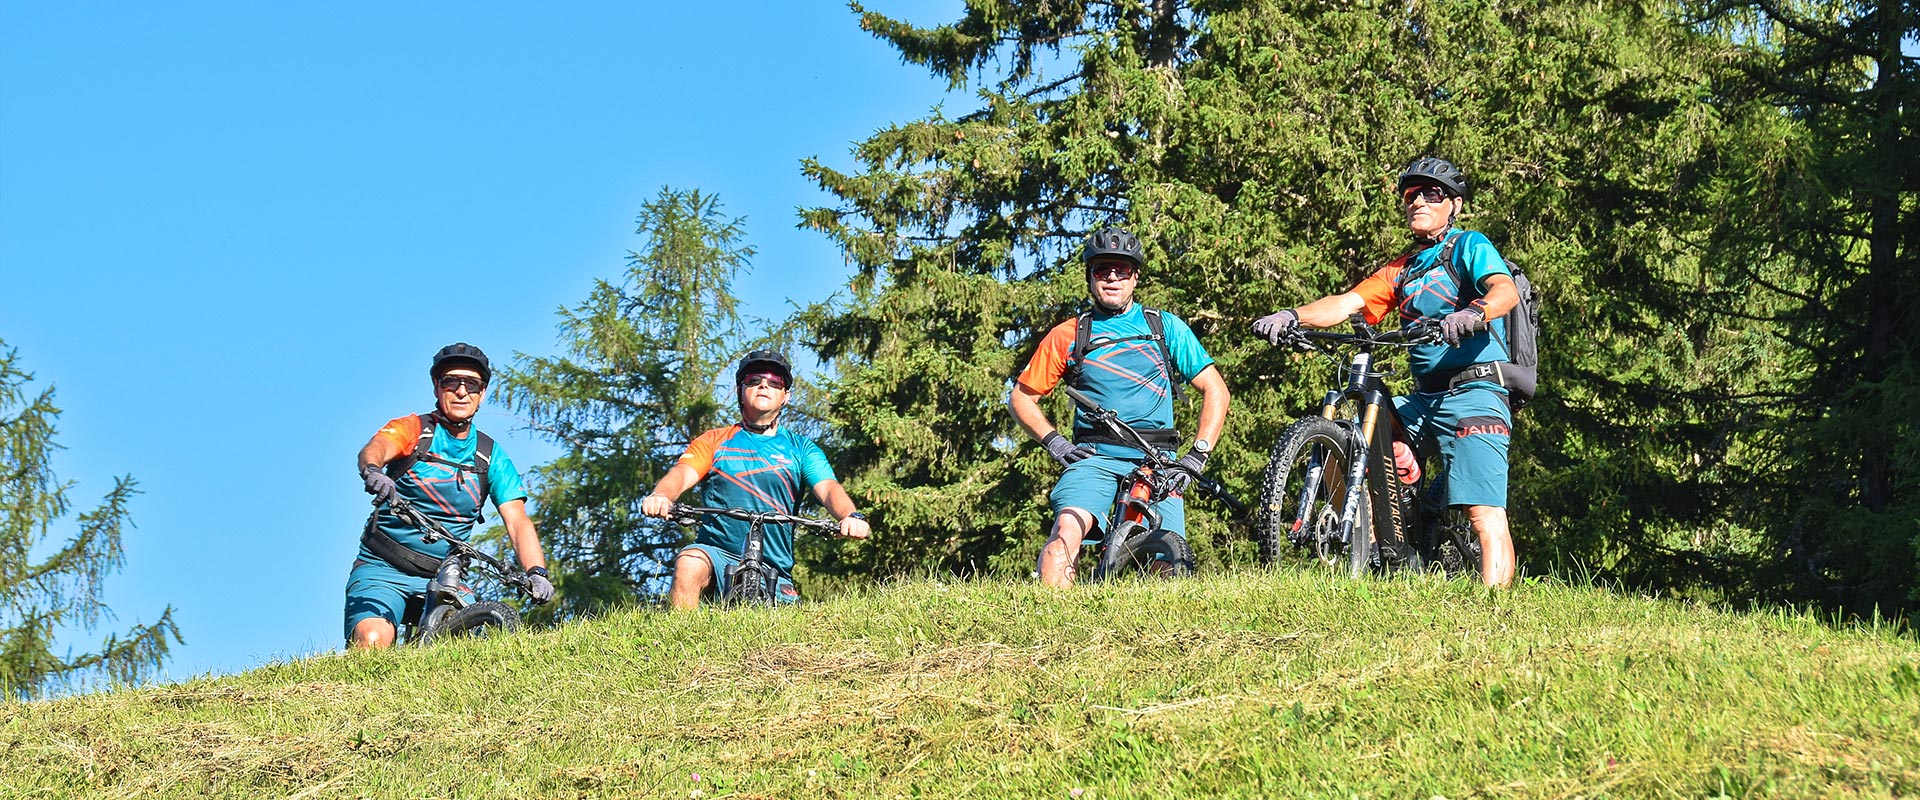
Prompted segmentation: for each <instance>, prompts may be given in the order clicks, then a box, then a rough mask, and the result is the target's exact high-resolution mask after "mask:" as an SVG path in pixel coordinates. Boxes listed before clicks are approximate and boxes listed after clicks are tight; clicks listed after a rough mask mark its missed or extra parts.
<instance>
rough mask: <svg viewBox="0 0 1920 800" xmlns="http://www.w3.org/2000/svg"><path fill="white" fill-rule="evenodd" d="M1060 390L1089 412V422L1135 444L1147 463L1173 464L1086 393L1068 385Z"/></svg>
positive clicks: (1116, 414)
mask: <svg viewBox="0 0 1920 800" xmlns="http://www.w3.org/2000/svg"><path fill="white" fill-rule="evenodd" d="M1060 388H1061V389H1063V390H1065V391H1066V393H1067V396H1068V397H1071V398H1073V402H1075V403H1079V404H1080V407H1081V408H1084V409H1086V410H1087V418H1088V419H1089V420H1091V421H1093V422H1096V423H1099V424H1101V425H1104V426H1106V428H1107V430H1108V431H1109V432H1111V433H1112V434H1113V435H1115V436H1117V437H1119V438H1121V439H1125V440H1127V441H1130V442H1133V445H1134V448H1135V449H1137V450H1139V451H1141V452H1143V453H1146V454H1147V461H1148V462H1149V463H1151V464H1153V465H1154V466H1156V467H1161V466H1166V465H1169V464H1172V463H1173V459H1170V458H1167V457H1166V456H1164V455H1162V454H1161V452H1160V448H1158V447H1155V446H1153V445H1151V444H1148V443H1147V438H1146V437H1144V436H1141V435H1140V432H1139V431H1136V430H1134V429H1133V426H1132V425H1128V424H1127V423H1125V422H1121V421H1120V415H1119V414H1118V413H1115V412H1113V411H1109V410H1107V409H1105V408H1101V407H1100V404H1099V403H1096V402H1094V401H1093V398H1091V397H1088V396H1087V395H1086V393H1085V392H1082V391H1080V390H1079V389H1075V388H1073V387H1071V386H1066V385H1062V386H1061V387H1060Z"/></svg>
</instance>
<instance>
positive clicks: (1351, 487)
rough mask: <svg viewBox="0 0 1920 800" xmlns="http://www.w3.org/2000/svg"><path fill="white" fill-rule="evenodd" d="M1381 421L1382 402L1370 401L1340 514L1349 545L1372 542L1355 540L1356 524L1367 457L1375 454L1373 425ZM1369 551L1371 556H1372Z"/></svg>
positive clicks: (1342, 533)
mask: <svg viewBox="0 0 1920 800" xmlns="http://www.w3.org/2000/svg"><path fill="white" fill-rule="evenodd" d="M1379 421H1380V404H1378V403H1368V404H1367V405H1366V414H1365V415H1364V416H1363V417H1362V418H1361V422H1360V441H1358V442H1355V443H1354V449H1353V457H1352V459H1351V461H1352V462H1353V463H1351V464H1348V465H1347V492H1346V494H1347V497H1346V505H1344V506H1342V509H1343V513H1342V514H1341V515H1340V540H1341V541H1343V542H1346V543H1347V546H1348V547H1368V546H1369V545H1371V544H1372V542H1362V541H1355V540H1354V535H1353V529H1354V526H1355V525H1356V524H1357V523H1358V520H1359V516H1360V497H1361V495H1363V494H1366V491H1367V480H1366V477H1367V459H1369V458H1371V457H1372V456H1373V453H1372V451H1371V449H1370V448H1371V447H1372V442H1373V426H1374V425H1375V424H1376V423H1378V422H1379ZM1371 555H1372V554H1371V553H1369V557H1371Z"/></svg>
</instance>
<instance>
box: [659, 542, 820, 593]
mask: <svg viewBox="0 0 1920 800" xmlns="http://www.w3.org/2000/svg"><path fill="white" fill-rule="evenodd" d="M688 550H698V551H700V552H702V553H705V554H706V555H707V560H708V561H711V562H713V582H712V583H709V584H707V590H706V591H704V592H701V593H700V595H701V596H702V597H725V596H726V594H727V592H728V591H729V590H731V589H732V588H733V586H732V585H731V584H729V583H728V582H727V570H729V569H732V568H733V566H734V565H735V564H738V563H740V557H739V556H736V555H734V554H732V553H729V552H727V551H725V550H722V549H720V548H718V547H714V546H713V545H710V544H692V545H687V546H686V547H685V548H683V549H682V550H681V551H680V553H681V554H682V555H684V554H685V553H686V552H687V551H688ZM778 587H779V588H778V589H776V590H775V592H774V595H773V597H774V602H777V603H780V604H781V605H786V604H788V603H798V602H800V589H799V587H797V586H794V585H793V578H792V577H790V576H787V575H782V576H780V579H779V582H778Z"/></svg>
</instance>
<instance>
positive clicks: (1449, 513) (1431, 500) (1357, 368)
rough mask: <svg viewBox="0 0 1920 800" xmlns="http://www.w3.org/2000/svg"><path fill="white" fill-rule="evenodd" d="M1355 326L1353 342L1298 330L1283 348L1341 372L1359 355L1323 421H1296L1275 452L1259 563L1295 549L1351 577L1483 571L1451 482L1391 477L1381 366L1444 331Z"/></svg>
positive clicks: (1356, 320) (1257, 525)
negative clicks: (1311, 353) (1343, 357)
mask: <svg viewBox="0 0 1920 800" xmlns="http://www.w3.org/2000/svg"><path fill="white" fill-rule="evenodd" d="M1350 322H1351V323H1352V324H1353V328H1354V332H1353V333H1335V332H1330V331H1316V330H1295V331H1294V333H1293V336H1292V337H1290V338H1291V341H1289V342H1286V344H1288V345H1291V346H1294V347H1298V348H1301V349H1309V350H1316V351H1318V352H1320V354H1322V355H1324V356H1326V357H1327V358H1328V359H1329V360H1331V361H1333V362H1334V363H1335V364H1336V365H1340V358H1339V355H1338V351H1339V350H1340V349H1342V348H1350V349H1351V350H1352V354H1351V356H1349V358H1348V359H1347V361H1346V363H1345V364H1344V365H1341V366H1340V369H1339V372H1340V374H1344V375H1345V383H1344V385H1342V386H1340V387H1338V388H1335V389H1332V390H1330V391H1328V392H1327V395H1326V399H1325V401H1324V402H1323V403H1322V404H1321V409H1320V415H1319V416H1313V417H1304V418H1302V419H1300V420H1299V421H1298V422H1295V423H1294V424H1293V425H1292V426H1290V427H1288V428H1287V430H1286V432H1285V433H1283V434H1281V436H1280V440H1279V441H1278V442H1276V443H1275V444H1274V446H1273V450H1272V454H1271V456H1270V458H1269V460H1268V462H1267V470H1266V474H1265V476H1264V477H1263V479H1262V481H1261V490H1260V505H1259V508H1258V509H1257V510H1256V512H1255V515H1254V539H1255V540H1256V542H1257V543H1258V544H1259V547H1260V557H1261V559H1262V560H1264V561H1267V562H1268V563H1272V562H1274V561H1277V560H1278V559H1279V558H1280V551H1281V547H1282V544H1283V543H1290V544H1292V545H1294V546H1296V547H1299V548H1302V549H1305V550H1308V551H1310V552H1312V553H1313V555H1314V557H1315V558H1316V559H1318V560H1319V561H1320V562H1321V563H1324V564H1327V565H1328V566H1331V567H1335V568H1340V569H1344V570H1345V571H1347V572H1348V573H1349V574H1351V575H1353V576H1354V577H1359V576H1361V575H1365V574H1367V573H1369V572H1374V571H1387V570H1392V569H1409V570H1414V571H1420V570H1423V569H1426V568H1428V567H1429V566H1431V567H1433V568H1434V569H1437V570H1441V571H1446V572H1449V573H1453V572H1461V571H1466V570H1475V571H1477V570H1478V569H1479V568H1480V541H1479V538H1478V537H1477V536H1475V535H1474V533H1473V529H1472V526H1470V525H1469V524H1468V523H1467V520H1466V514H1465V513H1464V512H1463V511H1461V510H1460V509H1459V508H1455V507H1450V506H1448V505H1447V504H1446V486H1445V481H1446V478H1445V476H1444V475H1443V476H1440V477H1437V478H1433V479H1431V480H1426V481H1424V483H1425V484H1426V485H1425V487H1424V489H1423V488H1421V487H1420V486H1419V485H1418V484H1415V485H1408V484H1404V483H1402V482H1401V481H1400V479H1399V478H1398V477H1397V476H1396V475H1395V474H1394V464H1393V430H1394V427H1395V425H1396V422H1395V419H1394V410H1393V393H1392V392H1390V391H1388V390H1387V387H1386V384H1385V382H1384V380H1383V379H1384V378H1385V377H1386V376H1387V374H1388V372H1387V370H1386V369H1385V368H1384V367H1383V366H1381V365H1380V363H1379V360H1378V359H1377V358H1376V354H1379V353H1381V351H1385V350H1390V349H1394V348H1398V349H1405V348H1409V347H1413V346H1415V345H1420V344H1428V343H1432V342H1436V341H1439V340H1440V328H1439V326H1438V325H1437V324H1435V323H1432V322H1431V321H1423V322H1421V323H1419V324H1416V325H1413V326H1411V327H1408V328H1405V329H1401V330H1392V331H1376V330H1374V329H1373V328H1372V327H1371V326H1369V325H1368V324H1367V323H1366V320H1365V319H1363V318H1361V317H1360V316H1359V315H1357V314H1356V315H1354V316H1353V317H1352V318H1351V320H1350ZM1323 343H1324V344H1323ZM1343 409H1345V413H1344V415H1343ZM1429 472H1431V471H1429Z"/></svg>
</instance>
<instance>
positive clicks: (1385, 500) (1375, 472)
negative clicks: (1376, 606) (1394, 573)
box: [1296, 314, 1437, 555]
mask: <svg viewBox="0 0 1920 800" xmlns="http://www.w3.org/2000/svg"><path fill="white" fill-rule="evenodd" d="M1349 321H1350V322H1351V323H1352V324H1353V327H1354V331H1355V332H1354V333H1351V334H1342V333H1330V332H1326V331H1314V330H1300V331H1296V333H1297V335H1298V336H1299V337H1300V338H1301V340H1302V341H1303V342H1306V343H1308V344H1312V346H1313V347H1314V349H1317V350H1319V351H1320V352H1322V353H1324V354H1326V355H1327V356H1328V357H1329V358H1336V357H1335V356H1334V353H1333V352H1332V350H1331V349H1330V348H1326V347H1322V346H1320V345H1318V344H1314V342H1316V341H1331V342H1335V343H1339V344H1349V345H1352V346H1353V347H1354V352H1353V356H1352V357H1351V358H1350V359H1349V360H1348V362H1347V367H1346V370H1345V371H1346V374H1347V382H1346V385H1345V386H1343V387H1341V388H1339V389H1334V390H1332V391H1329V392H1327V396H1326V399H1325V400H1323V401H1322V402H1321V408H1320V415H1321V416H1322V417H1325V418H1326V419H1328V420H1331V421H1333V422H1336V423H1340V422H1344V423H1345V424H1346V425H1347V426H1349V427H1350V429H1351V430H1352V431H1353V433H1354V442H1353V445H1354V453H1353V458H1352V459H1351V462H1352V463H1351V464H1350V465H1349V466H1348V467H1347V476H1346V478H1347V482H1346V484H1345V486H1346V497H1345V498H1344V502H1345V504H1344V505H1342V506H1341V508H1342V509H1343V511H1342V512H1341V514H1340V539H1341V541H1344V542H1346V543H1347V546H1348V547H1353V546H1355V544H1356V543H1355V542H1354V540H1353V538H1354V537H1353V529H1354V525H1355V524H1356V518H1355V516H1354V514H1355V511H1356V510H1357V509H1358V508H1359V507H1360V494H1361V493H1362V492H1372V495H1373V497H1375V498H1377V499H1378V500H1380V501H1381V502H1377V503H1374V504H1372V507H1373V509H1374V514H1375V516H1374V520H1375V522H1376V523H1381V522H1384V523H1385V524H1384V525H1381V524H1375V525H1374V526H1373V528H1374V538H1375V540H1376V542H1381V543H1383V546H1382V547H1381V548H1380V549H1381V550H1382V551H1383V552H1384V550H1385V547H1384V543H1385V541H1386V539H1387V538H1388V537H1391V538H1392V539H1393V540H1394V541H1393V542H1392V545H1393V546H1394V547H1395V548H1396V549H1398V548H1404V547H1406V546H1408V538H1409V537H1408V535H1407V534H1408V532H1409V531H1411V530H1412V528H1413V526H1412V521H1413V520H1414V519H1415V514H1416V509H1414V508H1413V507H1412V504H1411V503H1410V502H1407V501H1406V499H1405V498H1403V497H1402V496H1401V494H1400V493H1399V492H1396V491H1393V488H1394V487H1393V484H1392V483H1390V481H1392V480H1394V478H1393V475H1392V470H1391V469H1390V468H1389V465H1388V463H1387V459H1389V458H1391V457H1392V453H1393V426H1394V425H1395V424H1396V423H1395V420H1394V417H1393V416H1392V415H1393V413H1394V411H1393V393H1392V392H1391V391H1389V390H1388V389H1387V386H1386V384H1385V382H1383V381H1382V380H1381V378H1382V377H1383V376H1384V375H1386V372H1385V371H1384V370H1381V369H1378V368H1376V366H1375V364H1374V363H1373V357H1374V351H1375V350H1377V349H1379V348H1382V347H1405V346H1407V345H1410V344H1418V343H1421V342H1423V341H1428V340H1431V339H1432V338H1433V337H1434V336H1435V335H1436V334H1437V329H1435V328H1434V327H1433V326H1432V325H1431V324H1423V325H1418V326H1415V327H1413V328H1409V329H1405V330H1398V331H1386V332H1378V331H1375V330H1374V329H1373V327H1372V326H1370V325H1368V324H1367V322H1366V320H1365V319H1364V318H1363V317H1361V316H1360V315H1358V314H1355V315H1353V316H1352V317H1351V318H1349ZM1349 401H1351V402H1353V403H1355V404H1356V406H1355V408H1354V411H1353V414H1352V416H1351V417H1350V418H1348V419H1346V420H1342V419H1341V418H1340V408H1341V406H1342V405H1343V404H1345V403H1347V402H1349ZM1383 415H1384V419H1383ZM1325 469H1326V464H1325V463H1324V462H1320V461H1318V460H1316V461H1315V463H1312V464H1310V465H1309V466H1308V470H1307V476H1306V478H1307V480H1306V482H1305V484H1304V485H1303V486H1302V487H1301V489H1300V494H1301V496H1300V503H1301V505H1300V506H1299V507H1300V508H1312V507H1313V503H1314V501H1315V500H1317V499H1318V498H1316V497H1314V490H1315V489H1316V488H1317V487H1318V486H1319V485H1320V479H1321V477H1322V475H1323V471H1324V470H1325ZM1382 505H1384V506H1385V509H1384V511H1385V516H1384V518H1383V517H1382V516H1380V514H1381V511H1382V509H1381V508H1380V506H1382ZM1383 528H1384V530H1382V529H1383ZM1360 544H1362V545H1364V543H1360ZM1397 555H1404V553H1397Z"/></svg>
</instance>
